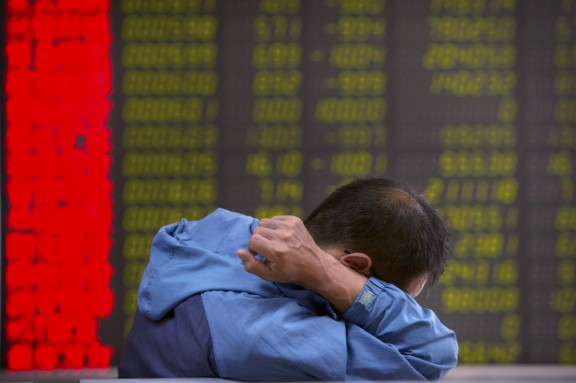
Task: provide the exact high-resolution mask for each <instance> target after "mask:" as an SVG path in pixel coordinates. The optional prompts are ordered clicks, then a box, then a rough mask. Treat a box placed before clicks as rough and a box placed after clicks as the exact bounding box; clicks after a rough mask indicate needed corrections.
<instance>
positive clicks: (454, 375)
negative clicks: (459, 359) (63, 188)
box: [0, 365, 576, 383]
mask: <svg viewBox="0 0 576 383" xmlns="http://www.w3.org/2000/svg"><path fill="white" fill-rule="evenodd" d="M117 376H118V372H117V370H116V369H115V368H110V369H104V370H58V371H53V372H48V371H25V372H7V371H0V382H18V383H32V382H34V383H120V382H122V383H217V382H220V383H234V382H236V381H234V380H224V379H210V378H185V379H184V378H179V379H125V380H118V379H116V377H117ZM444 381H446V382H449V383H469V382H475V383H482V382H487V383H518V382H530V383H544V382H571V383H575V382H576V365H505V366H501V365H477V366H459V367H457V368H455V369H453V370H452V371H450V372H449V373H448V375H446V377H445V379H444Z"/></svg>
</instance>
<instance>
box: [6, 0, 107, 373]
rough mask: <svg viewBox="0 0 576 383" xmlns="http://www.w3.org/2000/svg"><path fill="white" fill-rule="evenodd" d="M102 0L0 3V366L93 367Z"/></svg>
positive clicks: (99, 239)
mask: <svg viewBox="0 0 576 383" xmlns="http://www.w3.org/2000/svg"><path fill="white" fill-rule="evenodd" d="M108 11H109V0H84V1H76V0H59V1H55V0H36V1H34V2H30V1H23V0H9V1H7V5H6V44H5V50H6V52H5V53H6V56H7V67H6V89H5V94H6V105H5V109H6V120H7V127H6V137H5V148H6V153H5V163H6V173H7V174H6V196H7V202H8V206H7V216H6V222H5V226H4V227H5V228H6V232H5V233H6V234H5V246H6V251H5V257H6V263H5V264H6V270H5V286H6V290H5V292H6V295H5V296H6V303H5V304H6V317H5V322H4V326H5V328H4V329H5V332H4V333H5V336H6V341H7V344H8V348H7V364H8V368H9V369H12V370H22V369H53V368H78V367H105V366H108V365H109V364H110V358H111V354H112V349H111V348H110V347H108V346H105V345H102V344H101V342H100V340H99V339H98V337H97V333H96V332H97V327H98V322H97V321H98V319H99V318H104V317H107V316H109V315H110V313H111V310H112V305H113V293H112V290H111V289H110V285H109V284H110V276H111V274H112V268H111V266H110V265H109V263H108V256H109V252H110V248H111V239H110V234H111V231H112V197H111V193H112V183H111V181H110V179H109V168H110V164H111V157H110V151H111V143H110V129H109V128H108V127H107V126H106V121H107V120H108V114H109V111H110V108H111V104H110V101H109V100H108V95H109V94H110V93H111V91H112V85H111V64H110V52H109V49H110V48H109V47H110V42H111V35H110V28H109V27H110V25H109V24H110V19H109V13H108Z"/></svg>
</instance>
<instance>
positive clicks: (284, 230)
mask: <svg viewBox="0 0 576 383" xmlns="http://www.w3.org/2000/svg"><path fill="white" fill-rule="evenodd" d="M255 254H260V255H262V256H263V257H264V258H265V259H266V262H260V261H258V260H257V259H256V258H255V257H254V255H255ZM238 256H239V257H240V258H241V259H242V261H243V262H244V267H245V268H246V271H248V272H250V273H252V274H255V275H257V276H259V277H260V278H262V279H265V280H267V281H274V282H286V283H288V282H294V283H298V284H301V285H303V286H305V287H309V285H310V284H311V283H312V284H314V282H315V281H316V280H317V279H318V278H319V277H321V276H322V274H324V272H325V268H328V267H330V265H332V266H333V265H334V263H338V261H337V260H336V259H335V258H334V257H333V256H331V255H330V254H327V253H325V252H324V251H322V249H320V248H319V247H318V245H316V242H314V239H313V238H312V236H311V235H310V233H308V230H306V227H305V226H304V223H303V222H302V221H301V220H300V219H299V218H298V217H294V216H278V217H273V218H270V219H263V220H261V221H260V225H259V226H258V227H257V228H256V230H254V234H253V235H252V237H251V238H250V241H249V242H248V250H246V249H241V250H238Z"/></svg>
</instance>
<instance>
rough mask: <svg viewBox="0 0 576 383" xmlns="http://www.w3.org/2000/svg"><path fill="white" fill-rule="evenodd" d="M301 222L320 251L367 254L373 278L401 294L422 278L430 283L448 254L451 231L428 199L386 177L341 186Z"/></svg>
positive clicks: (444, 265) (439, 270)
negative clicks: (424, 276)
mask: <svg viewBox="0 0 576 383" xmlns="http://www.w3.org/2000/svg"><path fill="white" fill-rule="evenodd" d="M304 224H305V225H306V228H307V229H308V231H309V232H310V234H311V235H312V237H313V238H314V240H315V241H316V243H317V244H318V245H319V246H320V247H325V248H335V247H339V248H342V249H343V250H344V249H346V250H349V251H352V252H359V253H364V254H366V255H368V256H369V257H370V258H371V259H372V272H373V275H374V276H375V277H377V278H379V279H381V280H383V281H385V282H389V283H392V284H394V285H396V286H398V287H399V288H401V289H403V290H405V291H406V290H407V288H408V286H409V285H410V283H411V282H412V281H414V280H415V279H416V278H418V277H421V276H422V275H426V276H427V278H428V281H427V285H428V286H432V285H434V283H436V282H437V281H438V279H439V278H440V276H441V275H442V274H443V273H444V270H445V268H446V264H447V261H448V257H449V254H450V247H449V238H450V236H449V233H448V231H447V230H446V228H445V226H444V223H443V222H442V220H441V219H440V217H439V216H438V214H437V213H436V211H435V210H434V209H433V208H432V206H431V205H430V204H429V203H428V201H427V200H426V199H425V198H424V197H423V196H422V195H421V194H418V193H417V192H415V191H414V190H413V189H412V188H411V187H409V186H408V185H405V184H402V183H398V182H395V181H391V180H387V179H384V178H364V179H358V180H355V181H352V182H350V183H348V184H346V185H344V186H341V187H340V188H338V189H336V191H334V192H333V193H332V194H330V195H329V196H328V197H327V198H326V199H325V200H324V201H322V202H321V203H320V205H318V207H317V208H316V209H314V211H313V212H312V213H311V214H310V215H309V216H308V218H306V219H305V221H304Z"/></svg>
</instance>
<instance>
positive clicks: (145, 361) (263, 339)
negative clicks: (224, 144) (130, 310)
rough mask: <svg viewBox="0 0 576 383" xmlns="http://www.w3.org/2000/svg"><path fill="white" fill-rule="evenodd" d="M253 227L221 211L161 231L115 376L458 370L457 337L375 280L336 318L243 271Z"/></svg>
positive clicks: (377, 376)
mask: <svg viewBox="0 0 576 383" xmlns="http://www.w3.org/2000/svg"><path fill="white" fill-rule="evenodd" d="M257 225H258V221H257V220H256V219H254V218H251V217H247V216H244V215H241V214H237V213H232V212H229V211H226V210H223V209H218V210H216V211H215V212H214V213H212V214H210V215H208V216H207V217H205V218H204V219H202V220H200V221H195V222H191V221H186V220H182V221H181V222H179V223H175V224H172V225H168V226H165V227H163V228H162V229H161V230H160V231H159V232H158V234H157V235H156V237H155V239H154V241H153V243H152V249H151V253H150V262H149V264H148V266H147V268H146V270H145V272H144V274H143V277H142V280H141V284H140V289H139V293H138V308H139V310H138V311H137V313H136V315H135V319H134V324H133V326H132V330H131V331H130V334H129V336H128V341H127V344H126V350H125V354H124V356H123V358H122V361H121V363H120V366H119V377H121V378H138V377H184V376H186V377H222V378H229V379H238V380H249V381H304V380H332V381H343V380H386V379H397V380H425V379H428V380H435V379H440V378H441V377H442V376H444V374H445V373H446V372H447V371H448V370H449V369H450V368H452V367H454V366H455V365H456V362H457V343H456V338H455V335H454V332H452V331H451V330H449V329H448V328H446V327H445V326H444V325H442V324H441V323H440V321H439V320H438V318H437V317H436V315H434V313H433V312H432V311H430V310H427V309H424V308H422V307H420V306H419V305H418V303H416V301H414V299H412V298H411V297H410V296H408V295H407V294H405V293H404V292H403V291H402V290H400V289H398V288H396V287H395V286H393V285H391V284H388V283H385V282H382V281H380V280H378V279H375V278H370V279H369V280H368V282H367V284H366V286H365V287H364V289H363V290H362V292H361V293H360V295H359V296H358V298H357V299H356V301H355V302H354V304H353V305H352V307H350V309H348V310H347V311H346V312H344V313H342V314H337V313H335V312H334V311H333V310H332V308H331V307H330V305H329V304H328V303H327V302H326V301H325V300H324V299H323V298H322V297H320V296H319V295H317V294H315V293H312V292H310V291H308V290H305V289H303V288H300V287H299V286H297V285H291V284H278V283H270V282H266V281H264V280H262V279H260V278H258V277H256V276H254V275H252V274H250V273H247V272H246V271H245V270H244V267H243V265H242V262H241V261H240V259H239V258H238V256H237V255H236V250H238V249H240V248H247V243H248V240H249V238H250V236H251V234H252V231H253V230H254V228H256V226H257Z"/></svg>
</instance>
